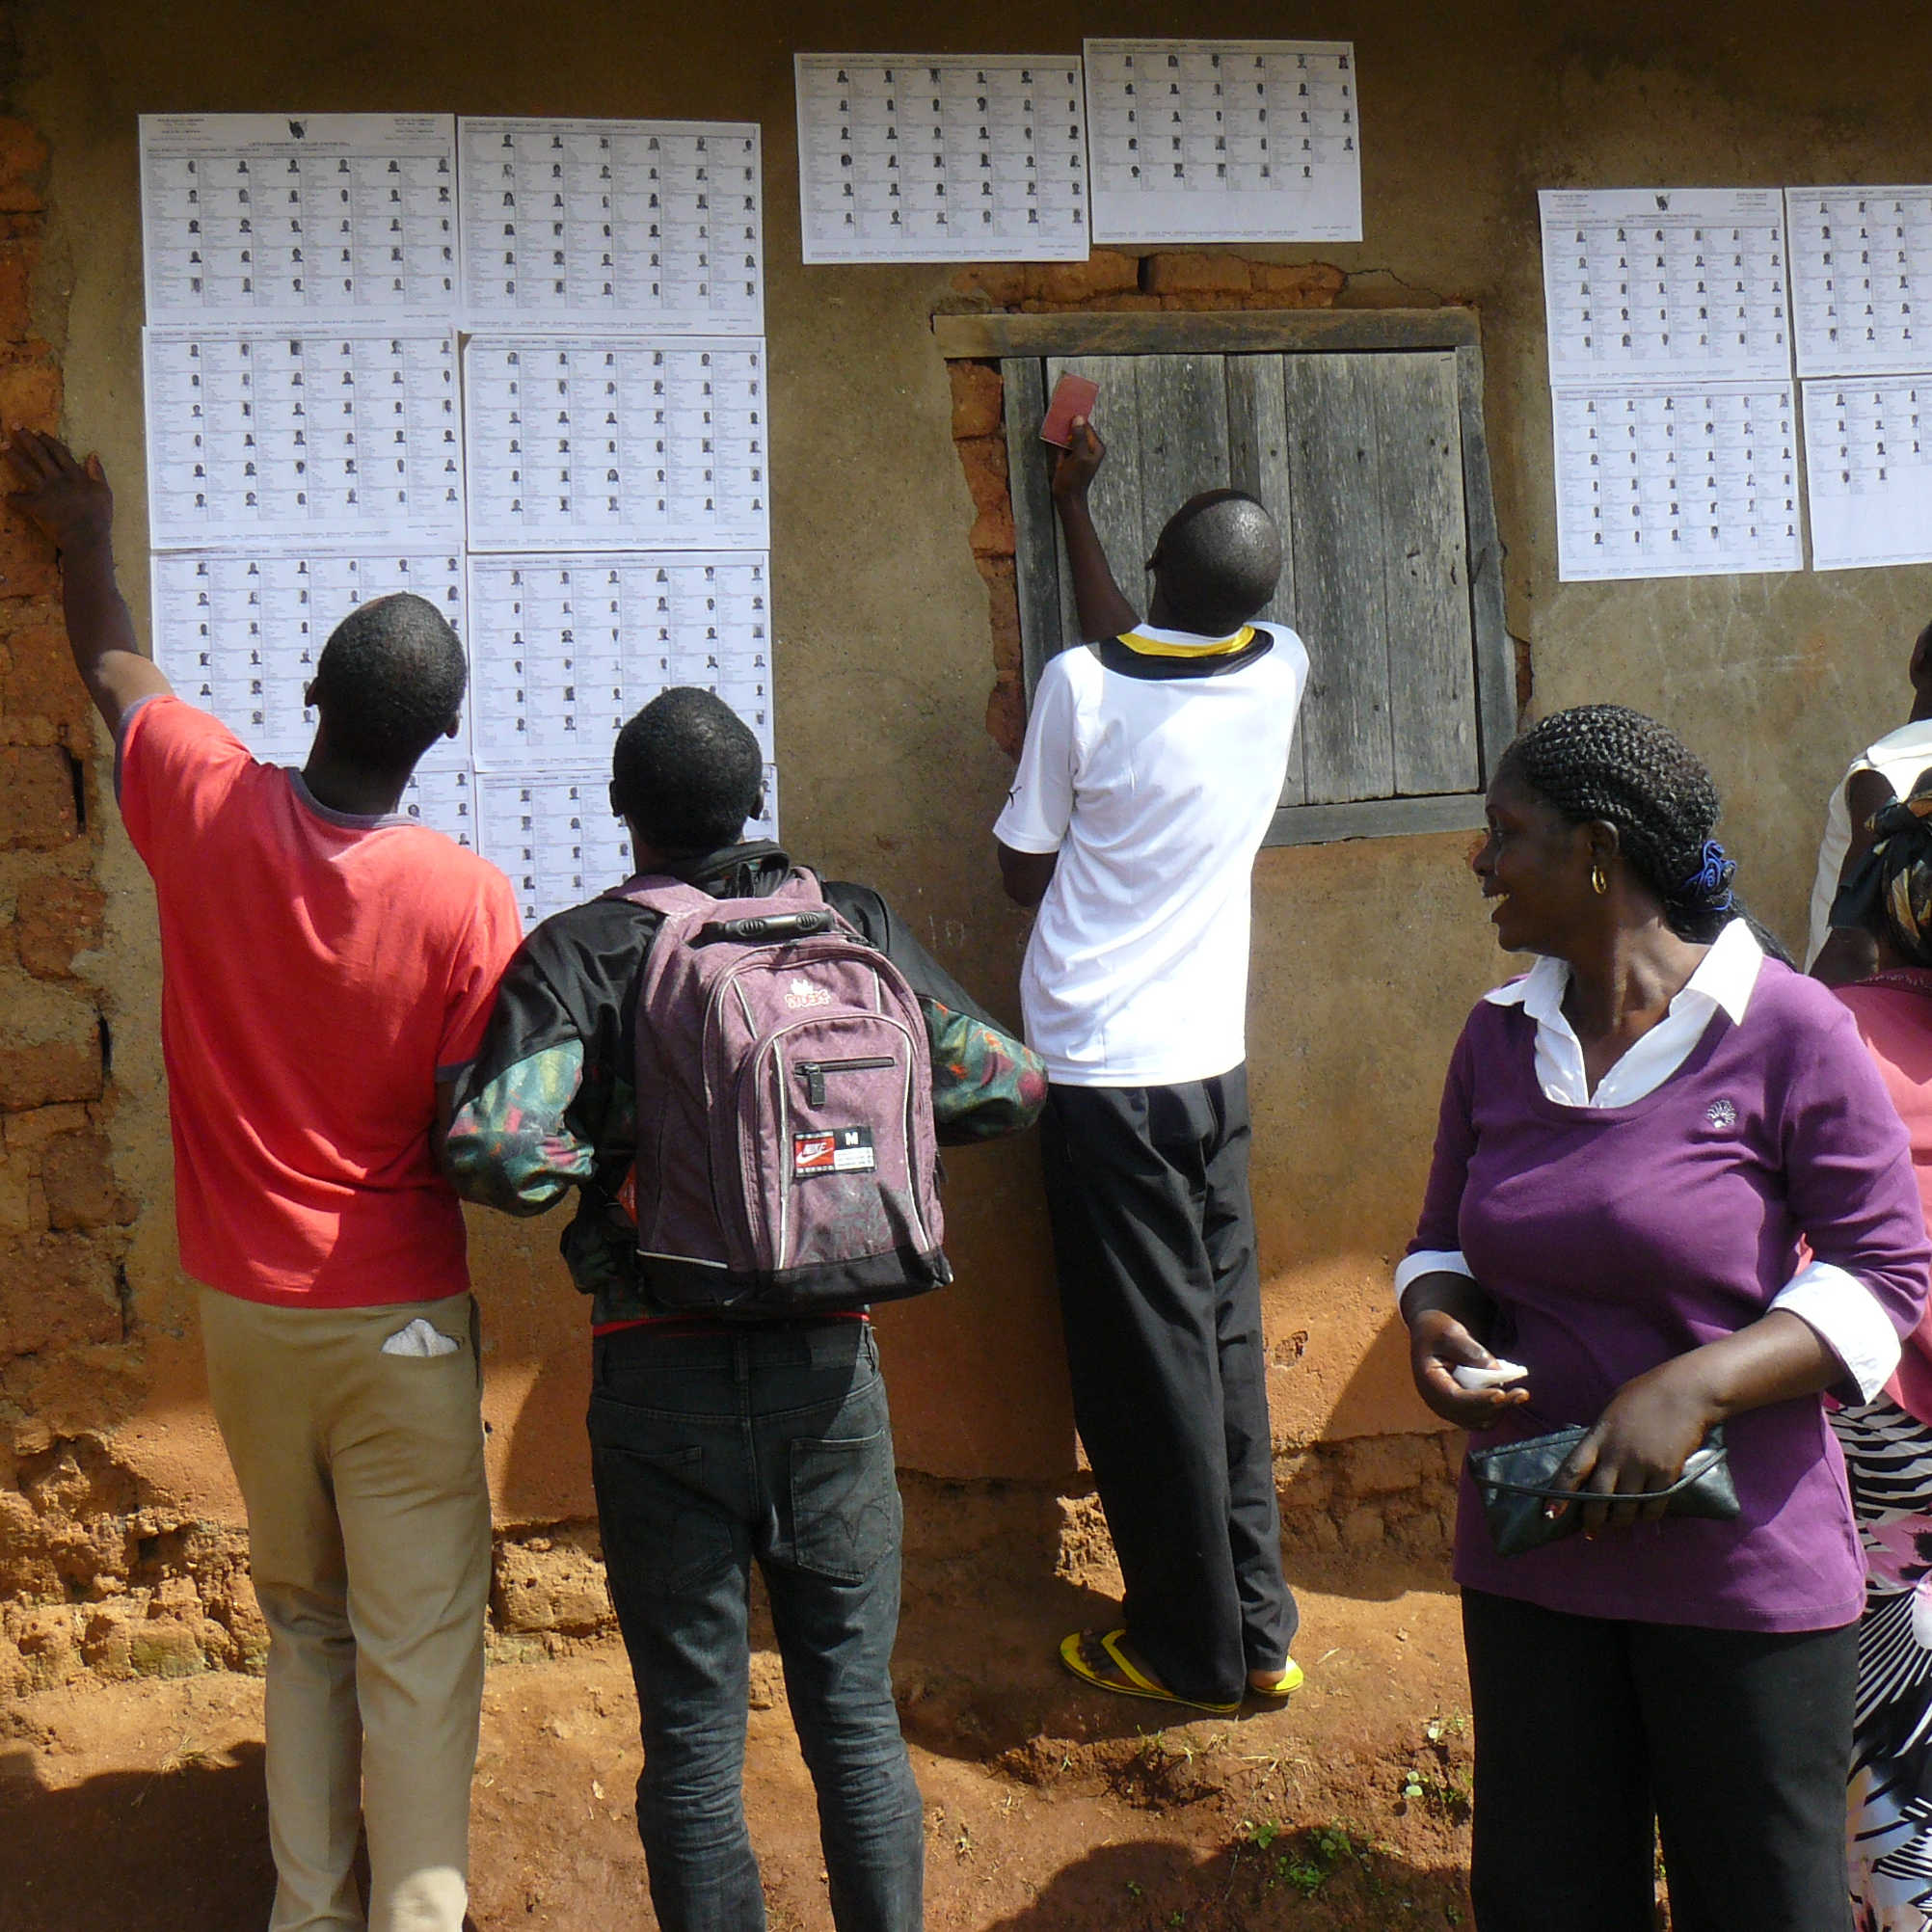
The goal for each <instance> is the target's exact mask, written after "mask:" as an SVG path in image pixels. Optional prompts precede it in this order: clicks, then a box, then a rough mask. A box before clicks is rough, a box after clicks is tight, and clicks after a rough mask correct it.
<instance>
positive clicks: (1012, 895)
mask: <svg viewBox="0 0 1932 1932" xmlns="http://www.w3.org/2000/svg"><path fill="white" fill-rule="evenodd" d="M993 843H994V844H995V845H998V846H999V847H1000V883H1001V884H1002V885H1004V886H1005V887H1006V897H1007V898H1008V899H1011V900H1013V901H1014V903H1015V904H1018V905H1023V906H1025V907H1027V908H1028V910H1029V911H1031V910H1032V909H1033V907H1034V906H1036V905H1037V904H1039V902H1040V900H1041V899H1044V898H1045V897H1046V892H1047V887H1048V886H1050V885H1051V884H1052V883H1053V874H1054V868H1055V867H1056V866H1058V865H1059V864H1060V854H1059V853H1058V852H1016V851H1015V850H1014V849H1013V848H1012V846H1011V845H1007V844H1006V843H1005V841H1003V840H998V839H996V840H995V841H994V842H993Z"/></svg>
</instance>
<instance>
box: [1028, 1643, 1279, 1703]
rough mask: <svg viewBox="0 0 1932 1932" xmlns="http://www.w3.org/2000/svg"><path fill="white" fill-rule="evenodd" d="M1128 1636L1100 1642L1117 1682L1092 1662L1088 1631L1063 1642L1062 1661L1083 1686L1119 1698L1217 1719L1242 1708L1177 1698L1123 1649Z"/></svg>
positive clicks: (1189, 1698) (1190, 1698)
mask: <svg viewBox="0 0 1932 1932" xmlns="http://www.w3.org/2000/svg"><path fill="white" fill-rule="evenodd" d="M1126 1634H1127V1632H1126V1631H1125V1630H1124V1629H1123V1630H1109V1631H1108V1632H1107V1633H1106V1635H1105V1636H1103V1637H1102V1638H1101V1639H1100V1640H1099V1642H1100V1648H1101V1649H1102V1650H1105V1651H1106V1653H1107V1656H1108V1659H1109V1660H1110V1661H1111V1662H1112V1664H1113V1666H1114V1669H1115V1670H1116V1671H1118V1672H1119V1673H1120V1676H1119V1677H1118V1678H1117V1679H1116V1678H1114V1677H1109V1676H1106V1675H1104V1674H1103V1672H1102V1671H1101V1670H1100V1669H1099V1668H1098V1667H1097V1666H1095V1665H1094V1664H1092V1663H1090V1662H1088V1660H1087V1643H1088V1641H1089V1633H1088V1632H1087V1631H1085V1630H1076V1631H1074V1632H1073V1634H1072V1635H1071V1636H1070V1637H1065V1638H1062V1639H1061V1641H1060V1662H1061V1663H1062V1664H1064V1665H1065V1666H1066V1668H1067V1669H1068V1670H1069V1671H1071V1672H1072V1673H1073V1675H1074V1676H1075V1677H1078V1678H1079V1679H1080V1680H1081V1682H1082V1683H1084V1684H1091V1685H1092V1686H1093V1688H1094V1689H1095V1690H1104V1691H1112V1692H1114V1695H1115V1696H1116V1697H1143V1698H1146V1699H1147V1700H1148V1701H1149V1702H1150V1703H1152V1704H1180V1705H1182V1706H1183V1707H1184V1708H1186V1709H1188V1710H1206V1711H1212V1712H1213V1713H1214V1715H1215V1716H1216V1717H1232V1716H1233V1715H1234V1714H1235V1712H1236V1711H1238V1710H1239V1709H1240V1708H1241V1704H1240V1703H1239V1702H1238V1701H1237V1702H1236V1703H1234V1704H1203V1703H1202V1702H1201V1701H1200V1700H1199V1699H1198V1698H1192V1697H1179V1696H1177V1695H1176V1694H1175V1693H1174V1692H1172V1691H1170V1690H1169V1689H1168V1688H1167V1685H1166V1684H1164V1683H1161V1682H1159V1681H1158V1680H1157V1679H1155V1678H1153V1677H1149V1676H1148V1675H1147V1674H1146V1672H1145V1671H1143V1670H1141V1669H1140V1668H1139V1667H1138V1666H1137V1665H1136V1664H1135V1663H1134V1662H1133V1661H1132V1660H1131V1659H1130V1658H1129V1657H1128V1656H1127V1655H1126V1653H1125V1652H1124V1651H1123V1650H1121V1648H1120V1640H1121V1639H1122V1638H1123V1637H1124V1636H1126Z"/></svg>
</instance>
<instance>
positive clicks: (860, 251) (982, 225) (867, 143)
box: [793, 54, 1088, 262]
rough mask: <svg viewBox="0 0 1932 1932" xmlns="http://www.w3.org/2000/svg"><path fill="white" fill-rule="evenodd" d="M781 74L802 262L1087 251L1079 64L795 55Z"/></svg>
mask: <svg viewBox="0 0 1932 1932" xmlns="http://www.w3.org/2000/svg"><path fill="white" fill-rule="evenodd" d="M793 72H794V76H795V80H796V86H797V96H798V210H799V227H800V230H801V234H802V237H803V243H804V255H805V259H806V261H807V262H866V261H1085V260H1086V259H1087V239H1088V237H1087V129H1086V120H1085V110H1084V105H1083V98H1082V91H1081V67H1080V63H1079V62H1078V61H1077V60H1068V59H1066V58H1065V57H1064V56H1060V57H1056V58H1052V59H1035V58H1033V57H1031V56H1026V55H1019V54H974V55H966V54H799V55H796V56H795V57H794V60H793Z"/></svg>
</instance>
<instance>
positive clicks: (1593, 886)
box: [1590, 859, 1610, 899]
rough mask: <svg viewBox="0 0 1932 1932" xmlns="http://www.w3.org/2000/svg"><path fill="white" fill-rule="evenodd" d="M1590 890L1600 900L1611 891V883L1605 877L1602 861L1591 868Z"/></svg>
mask: <svg viewBox="0 0 1932 1932" xmlns="http://www.w3.org/2000/svg"><path fill="white" fill-rule="evenodd" d="M1590 890H1591V891H1592V892H1594V893H1595V894H1596V895H1597V898H1598V899H1601V898H1602V897H1603V895H1604V894H1605V893H1607V892H1608V891H1609V890H1610V881H1609V880H1608V879H1607V878H1605V877H1604V876H1603V862H1602V861H1601V860H1600V859H1599V860H1598V861H1597V863H1596V864H1595V865H1593V866H1592V867H1591V868H1590Z"/></svg>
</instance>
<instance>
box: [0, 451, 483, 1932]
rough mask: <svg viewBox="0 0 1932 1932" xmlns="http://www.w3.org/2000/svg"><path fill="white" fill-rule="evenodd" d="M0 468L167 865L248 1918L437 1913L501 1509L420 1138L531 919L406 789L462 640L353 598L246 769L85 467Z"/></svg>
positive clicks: (451, 1872) (461, 1856) (445, 708)
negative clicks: (156, 635) (175, 683)
mask: <svg viewBox="0 0 1932 1932" xmlns="http://www.w3.org/2000/svg"><path fill="white" fill-rule="evenodd" d="M6 455H7V460H8V463H9V465H10V466H11V468H12V469H13V472H14V475H15V477H16V478H17V480H18V482H19V484H20V486H21V487H20V489H19V490H18V492H17V493H16V494H14V495H13V496H11V497H10V498H9V500H10V501H11V502H12V503H13V504H14V505H15V506H16V507H17V508H19V509H20V510H23V511H24V512H25V513H26V514H27V516H28V517H30V518H31V519H32V520H33V521H34V522H35V523H37V524H38V525H39V526H40V529H41V530H43V531H44V532H45V533H46V535H47V536H48V537H50V538H51V539H52V540H53V542H54V543H55V544H56V545H57V546H58V548H59V550H60V552H61V560H62V564H63V588H64V595H65V600H66V612H67V639H68V642H69V644H70V645H71V647H72V650H73V655H74V664H75V667H76V668H77V669H78V670H79V672H80V675H81V677H82V678H83V680H85V682H86V684H87V686H88V690H89V692H90V693H91V694H92V696H93V698H94V704H95V706H96V707H97V708H98V710H99V711H100V714H101V716H102V718H103V719H105V720H106V723H107V728H108V730H109V731H110V732H111V733H113V734H114V738H115V743H116V748H117V759H116V771H115V775H116V789H117V792H119V795H120V799H121V816H122V818H123V819H124V820H125V822H126V825H127V832H128V836H129V838H130V839H131V840H132V841H133V844H134V847H135V849H136V850H137V851H138V852H139V853H140V854H141V856H142V858H143V860H145V861H146V863H147V866H148V872H150V873H151V874H152V876H153V880H154V891H155V900H156V906H157V910H158V913H159V917H160V926H161V964H162V990H161V1037H162V1051H163V1058H164V1060H165V1062H166V1065H167V1071H168V1086H169V1113H170V1117H171V1120H172V1123H173V1128H174V1191H175V1217H176V1221H177V1225H178V1229H179V1235H180V1248H181V1264H182V1266H183V1268H184V1269H186V1270H187V1272H188V1273H189V1274H191V1275H194V1276H195V1277H196V1278H197V1279H198V1280H199V1281H200V1282H201V1284H202V1290H201V1328H202V1338H203V1342H204V1345H205V1349H206V1354H207V1364H208V1384H209V1393H210V1395H211V1397H212V1400H213V1404H214V1409H215V1415H216V1419H217V1420H218V1421H219V1423H220V1424H221V1429H222V1436H223V1438H224V1440H225V1441H226V1442H227V1444H228V1455H229V1458H230V1460H231V1461H232V1462H233V1464H234V1469H235V1476H236V1479H237V1481H238V1482H239V1484H240V1486H241V1490H242V1495H243V1498H244V1500H245V1501H246V1503H247V1505H248V1519H249V1553H250V1564H251V1569H252V1571H253V1574H254V1578H255V1594H256V1596H257V1597H258V1598H259V1599H260V1602H261V1610H262V1615H263V1617H264V1619H265V1620H266V1622H267V1623H268V1629H269V1638H270V1642H269V1653H268V1686H267V1732H268V1755H267V1774H268V1798H269V1837H270V1839H271V1842H272V1844H273V1847H274V1852H275V1864H276V1873H277V1887H276V1899H275V1909H274V1912H273V1915H272V1917H271V1919H270V1921H269V1923H270V1928H271V1932H325V1928H326V1932H363V1927H364V1926H365V1925H366V1926H367V1927H369V1928H371V1932H459V1928H460V1927H461V1925H462V1923H463V1917H464V1911H465V1907H466V1904H467V1894H468V1870H469V1818H470V1778H471V1775H472V1773H473V1771H474V1768H475V1759H476V1734H477V1721H478V1715H479V1711H480V1707H481V1699H482V1687H483V1618H484V1608H485V1604H486V1601H487V1598H488V1596H489V1587H490V1499H489V1492H488V1490H487V1489H486V1487H485V1483H484V1473H483V1431H482V1425H481V1419H480V1413H479V1409H478V1395H479V1387H480V1365H479V1363H478V1360H477V1354H476V1314H475V1306H474V1303H473V1302H472V1301H471V1300H470V1282H469V1275H468V1270H467V1267H466V1264H465V1257H464V1234H463V1220H462V1214H461V1210H460V1208H459V1205H458V1202H457V1199H456V1195H455V1194H454V1193H453V1191H452V1190H451V1188H450V1186H449V1184H448V1183H447V1182H446V1181H445V1180H444V1179H443V1176H442V1174H441V1172H440V1170H439V1168H438V1165H437V1160H436V1155H435V1152H434V1149H433V1144H432V1143H433V1140H434V1131H435V1127H436V1122H437V1119H438V1117H439V1105H440V1103H441V1102H442V1101H443V1098H444V1097H445V1089H446V1087H447V1086H448V1084H449V1083H451V1082H452V1081H453V1079H454V1077H455V1075H456V1073H457V1071H458V1070H459V1069H460V1068H461V1066H462V1064H463V1062H465V1061H466V1060H469V1059H470V1057H471V1056H472V1055H473V1053H474V1052H475V1049H476V1046H477V1043H478V1041H479V1039H480V1037H481V1034H482V1031H483V1025H484V1022H485V1020H486V1019H487V1018H488V1016H489V1012H490V1006H491V1000H492V997H493V995H494V993H495V990H496V979H497V977H498V975H499V973H500V972H501V970H502V968H503V966H504V964H505V963H506V961H507V960H508V958H509V956H510V954H511V953H512V952H513V951H514V950H515V949H516V946H517V944H518V941H519V938H520V930H519V922H518V917H517V907H516V900H515V898H514V896H513V894H512V893H511V890H510V885H509V882H508V880H506V879H505V878H504V877H503V876H502V874H501V873H500V872H497V871H496V868H495V867H493V866H490V865H488V864H486V863H485V862H484V861H483V860H482V859H480V858H478V857H477V856H476V855H475V854H473V853H470V852H467V851H464V850H463V849H462V848H461V847H460V846H458V845H454V844H452V843H451V842H450V841H449V840H447V839H445V838H443V836H442V835H441V834H440V833H437V832H432V831H430V830H428V829H427V828H426V827H424V826H422V825H419V824H417V823H416V822H415V821H414V820H412V819H409V818H400V817H397V816H396V813H395V807H396V803H397V800H398V799H399V798H400V796H401V794H402V790H403V787H404V786H405V785H406V784H407V783H408V780H409V776H410V773H411V771H412V770H413V769H414V768H415V765H416V760H417V759H418V758H419V757H421V755H422V754H423V752H424V751H426V750H427V749H428V747H429V746H430V745H431V744H433V743H434V742H435V741H436V739H437V738H440V737H443V736H444V735H445V734H448V735H453V734H454V733H455V732H456V730H457V728H458V717H459V707H460V705H461V703H462V698H463V691H464V685H465V682H466V675H467V674H466V669H465V665H464V659H463V651H462V647H461V645H459V644H458V642H457V640H456V637H455V634H454V632H452V631H450V629H449V626H448V625H447V624H446V623H445V622H444V621H443V617H442V615H441V614H440V613H439V612H438V611H437V610H436V608H435V606H434V605H432V604H427V603H425V602H424V601H423V600H422V599H420V598H416V597H411V596H407V595H402V596H395V597H386V598H382V599H380V600H378V601H377V602H375V603H373V604H364V605H362V606H361V607H360V608H358V609H356V610H354V611H352V612H350V614H349V615H348V616H347V617H346V618H344V619H343V621H342V623H341V624H340V625H339V626H338V627H337V629H336V630H335V632H334V634H333V635H332V636H331V637H330V639H329V642H328V645H327V646H326V648H325V649H324V651H323V653H322V656H321V658H320V660H319V662H318V663H317V665H316V672H315V679H314V682H313V683H312V684H310V685H309V690H308V692H307V694H306V699H307V702H309V703H310V704H312V705H313V706H314V707H315V709H316V711H317V712H318V714H319V718H320V722H319V724H318V726H317V728H316V733H315V740H314V744H313V746H312V748H311V750H310V752H309V760H308V763H307V764H306V765H304V767H303V768H302V770H300V771H294V770H284V769H281V768H279V767H276V766H272V765H258V764H256V763H255V760H254V759H253V758H251V757H250V756H249V753H248V751H247V749H246V748H245V747H244V746H243V745H242V744H241V742H240V741H239V739H237V738H235V737H234V736H233V735H232V734H231V733H230V732H229V731H228V730H227V729H226V728H225V727H224V726H223V725H222V724H221V723H219V722H218V721H217V720H216V719H215V718H213V717H210V716H209V715H208V714H207V713H206V712H204V711H198V710H196V709H195V708H194V707H192V706H190V705H187V704H185V703H183V702H182V701H181V700H180V699H178V698H176V697H175V696H174V691H173V688H172V687H171V686H170V684H169V683H168V680H167V679H166V678H165V677H164V676H163V675H162V674H161V672H160V671H159V670H157V669H156V668H155V666H154V664H153V663H152V662H151V661H150V660H149V659H148V658H147V657H143V656H142V655H141V653H140V650H139V649H138V647H137V645H136V642H135V636H134V628H133V624H132V622H131V620H130V619H129V617H128V612H127V606H126V604H124V603H123V602H122V600H121V593H120V591H119V589H118V588H117V586H116V583H115V577H114V554H113V547H112V531H113V522H114V499H113V496H112V495H111V494H110V492H109V490H108V486H107V479H106V477H105V475H104V474H103V472H102V470H101V467H100V462H99V459H98V458H96V457H92V456H91V457H89V458H88V460H87V462H86V463H85V465H83V464H80V463H77V462H76V461H75V460H74V458H73V456H72V455H71V454H70V453H69V452H68V450H67V448H66V447H65V446H64V445H63V444H61V443H58V442H57V441H55V439H53V438H52V437H49V436H40V435H37V434H35V433H34V432H33V431H30V430H22V431H18V432H16V433H15V434H14V435H13V438H12V440H11V442H10V443H8V445H7V449H6ZM359 1826H363V1827H365V1828H366V1831H367V1836H368V1846H369V1869H370V1894H371V1895H370V1899H369V1906H368V1911H367V1915H366V1918H365V1916H364V1913H363V1909H362V1903H361V1901H360V1900H359V1898H358V1896H357V1892H356V1885H355V1880H354V1877H353V1875H352V1872H351V1865H352V1861H353V1859H354V1855H355V1849H356V1839H357V1834H358V1827H359Z"/></svg>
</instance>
